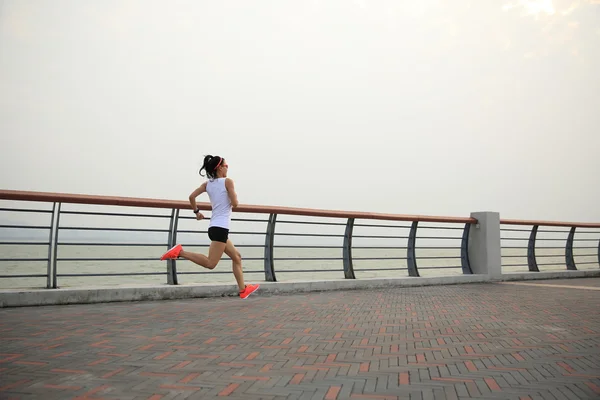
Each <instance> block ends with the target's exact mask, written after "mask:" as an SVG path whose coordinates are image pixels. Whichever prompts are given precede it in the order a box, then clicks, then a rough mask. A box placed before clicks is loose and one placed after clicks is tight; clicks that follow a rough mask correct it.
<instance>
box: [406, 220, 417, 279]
mask: <svg viewBox="0 0 600 400" xmlns="http://www.w3.org/2000/svg"><path fill="white" fill-rule="evenodd" d="M418 224H419V221H413V223H412V226H411V227H410V233H409V234H408V248H407V255H406V264H407V266H408V276H419V270H418V268H417V255H416V241H417V225H418Z"/></svg>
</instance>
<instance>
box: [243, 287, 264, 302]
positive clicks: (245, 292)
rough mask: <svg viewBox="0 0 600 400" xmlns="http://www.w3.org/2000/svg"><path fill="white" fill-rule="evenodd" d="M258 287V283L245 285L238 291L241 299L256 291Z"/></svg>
mask: <svg viewBox="0 0 600 400" xmlns="http://www.w3.org/2000/svg"><path fill="white" fill-rule="evenodd" d="M259 287H260V285H246V287H245V288H244V290H242V291H241V292H240V297H241V298H242V299H246V298H248V296H250V295H251V294H252V293H254V292H256V291H257V290H258V288H259Z"/></svg>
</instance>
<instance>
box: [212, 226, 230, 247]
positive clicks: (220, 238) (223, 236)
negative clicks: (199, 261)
mask: <svg viewBox="0 0 600 400" xmlns="http://www.w3.org/2000/svg"><path fill="white" fill-rule="evenodd" d="M208 238H209V239H210V240H212V241H214V242H223V243H227V239H229V229H226V228H221V227H220V226H211V227H210V228H208Z"/></svg>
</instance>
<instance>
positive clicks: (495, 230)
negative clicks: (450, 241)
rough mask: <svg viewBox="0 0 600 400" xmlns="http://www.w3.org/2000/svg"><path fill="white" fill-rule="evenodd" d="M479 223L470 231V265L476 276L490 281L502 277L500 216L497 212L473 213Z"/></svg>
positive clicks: (472, 216) (472, 215)
mask: <svg viewBox="0 0 600 400" xmlns="http://www.w3.org/2000/svg"><path fill="white" fill-rule="evenodd" d="M471 218H475V219H476V220H477V223H476V224H475V226H472V227H471V230H470V231H469V264H470V266H471V270H472V271H473V274H475V275H485V276H487V277H488V279H496V278H498V277H500V276H502V253H501V248H502V246H501V242H500V214H499V213H497V212H472V213H471Z"/></svg>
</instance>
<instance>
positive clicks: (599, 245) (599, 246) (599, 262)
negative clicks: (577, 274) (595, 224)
mask: <svg viewBox="0 0 600 400" xmlns="http://www.w3.org/2000/svg"><path fill="white" fill-rule="evenodd" d="M598 264H600V239H598Z"/></svg>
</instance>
